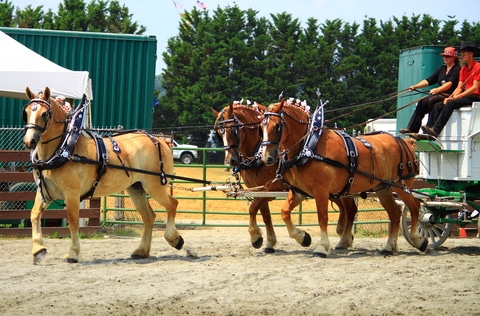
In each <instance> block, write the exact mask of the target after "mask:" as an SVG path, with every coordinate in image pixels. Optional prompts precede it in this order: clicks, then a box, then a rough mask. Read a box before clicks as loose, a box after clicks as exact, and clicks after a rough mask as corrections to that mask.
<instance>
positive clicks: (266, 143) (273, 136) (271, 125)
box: [260, 99, 285, 166]
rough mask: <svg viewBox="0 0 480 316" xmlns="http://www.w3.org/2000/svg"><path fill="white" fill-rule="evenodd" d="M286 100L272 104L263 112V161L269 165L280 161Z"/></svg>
mask: <svg viewBox="0 0 480 316" xmlns="http://www.w3.org/2000/svg"><path fill="white" fill-rule="evenodd" d="M284 102H285V101H284V100H283V99H282V100H281V101H280V102H278V103H274V104H271V105H270V106H268V108H267V110H266V111H265V113H263V120H262V123H261V125H260V126H261V129H262V135H263V142H262V161H263V163H264V164H265V165H267V166H272V165H274V164H276V163H277V162H278V152H279V149H278V146H279V144H280V141H281V138H282V131H283V125H284V123H285V121H284V118H283V105H284Z"/></svg>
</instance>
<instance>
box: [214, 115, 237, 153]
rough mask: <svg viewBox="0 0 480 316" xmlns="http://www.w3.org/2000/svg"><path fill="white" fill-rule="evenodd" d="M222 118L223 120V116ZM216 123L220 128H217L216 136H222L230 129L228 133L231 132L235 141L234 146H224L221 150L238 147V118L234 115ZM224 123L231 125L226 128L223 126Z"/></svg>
mask: <svg viewBox="0 0 480 316" xmlns="http://www.w3.org/2000/svg"><path fill="white" fill-rule="evenodd" d="M222 118H223V116H222ZM218 123H219V124H220V126H219V128H218V134H220V135H224V134H225V132H226V129H227V128H230V131H231V133H232V135H233V137H235V140H236V144H233V145H229V146H224V147H223V148H224V149H230V148H238V147H240V131H239V129H240V128H239V126H240V121H239V120H238V118H237V117H236V116H235V115H233V118H231V119H227V120H221V121H219V122H218ZM225 123H233V125H232V126H229V127H227V126H226V125H225Z"/></svg>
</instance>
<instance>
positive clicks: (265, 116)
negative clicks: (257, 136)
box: [259, 112, 284, 146]
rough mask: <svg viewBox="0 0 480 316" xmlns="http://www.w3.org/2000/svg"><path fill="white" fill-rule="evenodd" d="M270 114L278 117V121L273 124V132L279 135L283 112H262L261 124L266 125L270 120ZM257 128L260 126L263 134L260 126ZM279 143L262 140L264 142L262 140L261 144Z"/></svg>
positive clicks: (282, 122) (277, 142)
mask: <svg viewBox="0 0 480 316" xmlns="http://www.w3.org/2000/svg"><path fill="white" fill-rule="evenodd" d="M270 116H278V117H279V118H280V122H278V123H275V125H274V126H273V132H274V133H275V134H277V135H281V134H282V128H283V124H284V120H283V113H275V112H265V113H264V114H263V122H262V123H263V125H268V122H269V120H270ZM259 128H260V131H261V133H262V134H263V130H262V128H261V127H259ZM262 134H261V136H263V135H262ZM279 143H280V142H279V141H264V142H262V146H266V145H278V144H279Z"/></svg>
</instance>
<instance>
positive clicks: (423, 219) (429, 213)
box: [400, 203, 453, 249]
mask: <svg viewBox="0 0 480 316" xmlns="http://www.w3.org/2000/svg"><path fill="white" fill-rule="evenodd" d="M400 206H401V207H402V219H401V221H400V231H401V232H402V235H403V237H404V238H405V239H406V240H407V242H408V243H409V244H410V245H412V246H414V247H415V245H414V244H413V241H412V239H411V238H410V227H411V214H410V210H409V209H408V207H407V206H406V205H404V204H402V205H400ZM451 216H452V215H451V214H448V215H446V216H445V218H451ZM452 227H453V224H452V223H436V222H435V208H434V207H427V206H426V205H425V204H423V203H422V204H420V214H419V217H418V232H419V233H420V234H422V235H423V236H424V237H425V238H427V239H428V248H431V249H437V248H438V247H440V246H441V245H442V244H443V243H444V242H445V240H447V238H448V236H450V233H451V232H452Z"/></svg>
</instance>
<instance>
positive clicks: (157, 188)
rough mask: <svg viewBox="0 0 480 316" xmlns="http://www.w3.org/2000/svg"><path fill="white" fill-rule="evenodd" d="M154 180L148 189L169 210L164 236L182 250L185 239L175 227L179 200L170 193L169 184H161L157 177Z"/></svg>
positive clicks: (172, 244) (169, 242)
mask: <svg viewBox="0 0 480 316" xmlns="http://www.w3.org/2000/svg"><path fill="white" fill-rule="evenodd" d="M154 181H155V184H154V186H152V187H148V188H146V190H147V192H148V194H150V196H151V197H152V198H153V199H154V200H155V201H157V202H158V203H159V204H160V205H162V206H163V207H164V208H165V210H166V211H167V223H166V225H165V233H164V234H163V237H164V238H165V240H166V241H167V242H168V244H169V245H170V246H172V247H173V248H175V249H177V250H180V249H182V247H183V244H184V240H183V238H182V236H181V235H180V234H179V233H178V231H177V228H176V227H175V216H176V215H177V206H178V200H177V199H176V198H174V197H172V196H170V194H169V193H168V186H165V185H161V184H160V183H159V181H158V179H155V180H154ZM152 213H153V211H152ZM153 215H154V216H153V219H152V228H153V221H154V220H155V213H153Z"/></svg>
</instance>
